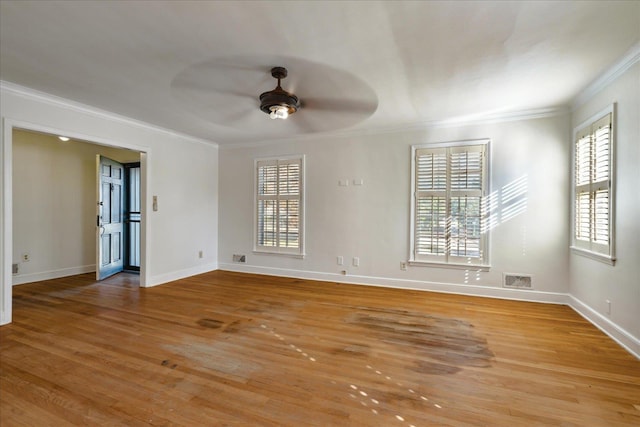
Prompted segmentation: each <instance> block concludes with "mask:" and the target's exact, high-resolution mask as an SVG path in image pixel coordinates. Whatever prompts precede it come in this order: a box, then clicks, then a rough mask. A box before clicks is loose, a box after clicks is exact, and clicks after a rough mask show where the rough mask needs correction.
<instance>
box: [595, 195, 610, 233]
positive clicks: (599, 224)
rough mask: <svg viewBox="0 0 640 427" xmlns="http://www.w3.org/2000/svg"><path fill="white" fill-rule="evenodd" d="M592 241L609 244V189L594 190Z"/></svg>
mask: <svg viewBox="0 0 640 427" xmlns="http://www.w3.org/2000/svg"><path fill="white" fill-rule="evenodd" d="M593 222H594V236H593V241H594V242H596V243H600V244H605V245H607V244H609V190H600V191H596V193H595V198H594V207H593Z"/></svg>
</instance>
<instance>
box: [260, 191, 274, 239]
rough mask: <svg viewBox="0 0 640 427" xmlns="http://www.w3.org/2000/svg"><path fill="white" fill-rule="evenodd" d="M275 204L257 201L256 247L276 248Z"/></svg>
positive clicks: (270, 201) (271, 201) (272, 201)
mask: <svg viewBox="0 0 640 427" xmlns="http://www.w3.org/2000/svg"><path fill="white" fill-rule="evenodd" d="M276 208H277V205H276V202H275V201H274V200H259V201H258V245H260V246H276V230H277V229H276V225H277V222H276V218H277V216H276Z"/></svg>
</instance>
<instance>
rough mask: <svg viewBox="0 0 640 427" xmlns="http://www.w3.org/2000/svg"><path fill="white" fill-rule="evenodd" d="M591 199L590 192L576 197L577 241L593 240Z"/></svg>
mask: <svg viewBox="0 0 640 427" xmlns="http://www.w3.org/2000/svg"><path fill="white" fill-rule="evenodd" d="M590 212H591V198H590V195H589V192H584V193H579V194H578V195H577V197H576V219H575V227H576V230H575V236H576V239H579V240H586V241H589V240H590V239H591V227H590V224H591V214H590Z"/></svg>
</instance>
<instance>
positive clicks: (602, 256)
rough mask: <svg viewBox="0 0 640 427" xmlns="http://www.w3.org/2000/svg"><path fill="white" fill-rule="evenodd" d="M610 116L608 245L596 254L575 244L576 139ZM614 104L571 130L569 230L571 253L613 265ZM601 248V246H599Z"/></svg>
mask: <svg viewBox="0 0 640 427" xmlns="http://www.w3.org/2000/svg"><path fill="white" fill-rule="evenodd" d="M608 114H611V131H610V137H609V245H608V253H604V252H598V251H596V250H591V249H590V248H585V247H582V246H578V244H577V243H576V193H577V191H576V190H577V188H576V187H577V186H576V139H577V137H578V134H579V133H581V132H582V131H583V130H584V129H585V128H587V127H589V128H590V127H591V126H593V125H594V124H595V123H597V122H598V121H600V120H602V119H603V118H605V117H606V116H607V115H608ZM616 130H617V126H616V103H613V104H611V105H609V106H607V107H606V108H604V109H603V110H601V111H599V112H598V113H596V114H594V115H592V116H591V117H589V118H588V119H587V120H585V121H583V122H582V123H580V124H579V125H578V126H576V127H575V128H574V129H573V132H572V140H571V201H570V203H571V230H570V235H569V248H570V250H571V253H573V254H576V255H580V256H584V257H586V258H589V259H593V260H595V261H599V262H602V263H605V264H609V265H615V261H616V256H615V236H616V233H615V229H616V228H615V217H616V215H615V206H616V203H615V199H616ZM601 246H602V245H601Z"/></svg>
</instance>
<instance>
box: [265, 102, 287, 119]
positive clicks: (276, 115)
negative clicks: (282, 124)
mask: <svg viewBox="0 0 640 427" xmlns="http://www.w3.org/2000/svg"><path fill="white" fill-rule="evenodd" d="M269 110H271V112H270V113H269V117H271V118H272V119H283V120H284V119H286V118H287V117H289V108H288V107H286V106H284V105H274V106H272V107H269Z"/></svg>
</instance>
